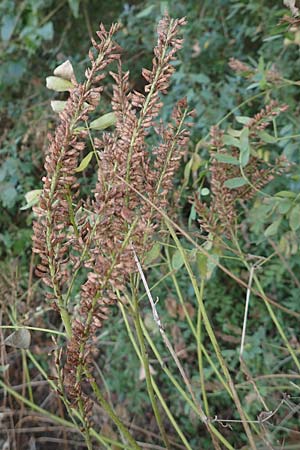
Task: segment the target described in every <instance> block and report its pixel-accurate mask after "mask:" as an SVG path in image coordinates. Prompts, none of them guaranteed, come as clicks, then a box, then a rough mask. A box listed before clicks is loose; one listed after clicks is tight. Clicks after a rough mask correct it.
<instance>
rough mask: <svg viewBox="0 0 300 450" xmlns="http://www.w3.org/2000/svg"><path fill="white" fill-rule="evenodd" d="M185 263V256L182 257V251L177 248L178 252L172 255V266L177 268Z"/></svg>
mask: <svg viewBox="0 0 300 450" xmlns="http://www.w3.org/2000/svg"><path fill="white" fill-rule="evenodd" d="M183 263H184V261H183V258H182V255H181V253H180V251H179V250H176V252H175V253H174V255H173V256H172V267H173V269H175V270H178V269H180V267H182V266H183Z"/></svg>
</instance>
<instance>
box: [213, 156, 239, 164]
mask: <svg viewBox="0 0 300 450" xmlns="http://www.w3.org/2000/svg"><path fill="white" fill-rule="evenodd" d="M214 158H216V160H217V161H219V162H221V163H224V164H233V165H234V166H239V165H240V162H239V160H238V159H236V158H234V157H233V156H231V155H226V154H224V153H216V154H215V155H214Z"/></svg>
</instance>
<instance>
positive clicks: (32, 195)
mask: <svg viewBox="0 0 300 450" xmlns="http://www.w3.org/2000/svg"><path fill="white" fill-rule="evenodd" d="M41 192H42V189H34V190H33V191H29V192H27V193H26V194H25V199H26V202H27V204H26V205H25V206H22V208H20V209H21V210H22V211H24V210H25V209H29V208H31V207H32V206H34V205H36V203H38V201H39V198H40V195H41Z"/></svg>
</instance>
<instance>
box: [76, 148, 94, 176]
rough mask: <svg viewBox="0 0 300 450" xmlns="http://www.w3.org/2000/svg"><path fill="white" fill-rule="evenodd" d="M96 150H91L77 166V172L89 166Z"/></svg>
mask: <svg viewBox="0 0 300 450" xmlns="http://www.w3.org/2000/svg"><path fill="white" fill-rule="evenodd" d="M93 154H94V152H93V151H92V152H89V153H88V154H87V155H86V156H85V157H84V158H83V160H82V161H81V163H80V165H79V166H78V167H77V169H75V172H82V171H83V170H85V169H86V168H87V166H88V165H89V163H90V162H91V159H92V157H93Z"/></svg>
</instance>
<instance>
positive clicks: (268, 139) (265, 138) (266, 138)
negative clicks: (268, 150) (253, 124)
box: [257, 131, 277, 144]
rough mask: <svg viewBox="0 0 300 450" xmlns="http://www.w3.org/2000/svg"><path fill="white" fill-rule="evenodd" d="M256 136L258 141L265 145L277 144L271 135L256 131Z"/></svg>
mask: <svg viewBox="0 0 300 450" xmlns="http://www.w3.org/2000/svg"><path fill="white" fill-rule="evenodd" d="M257 134H258V136H259V137H260V139H261V140H262V141H264V142H266V143H267V144H275V143H276V142H277V139H276V138H275V137H274V136H272V135H271V134H269V133H267V132H266V131H258V133H257Z"/></svg>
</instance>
